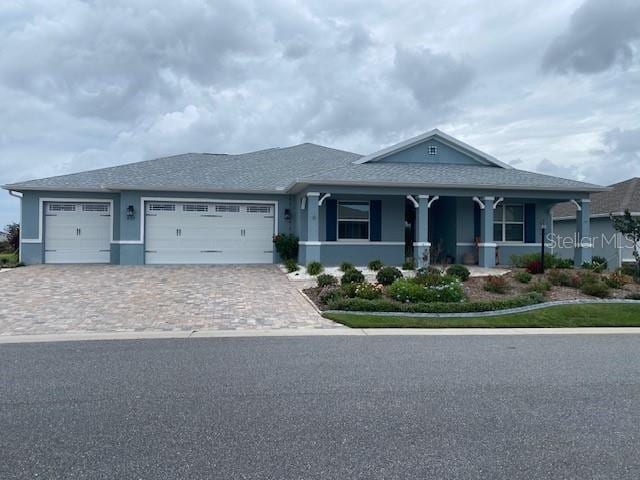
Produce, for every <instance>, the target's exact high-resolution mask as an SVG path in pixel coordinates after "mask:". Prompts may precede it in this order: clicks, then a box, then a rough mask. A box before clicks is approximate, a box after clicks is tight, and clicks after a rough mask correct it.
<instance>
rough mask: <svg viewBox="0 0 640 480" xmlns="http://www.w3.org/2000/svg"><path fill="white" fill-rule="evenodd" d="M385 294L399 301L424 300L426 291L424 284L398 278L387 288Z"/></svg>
mask: <svg viewBox="0 0 640 480" xmlns="http://www.w3.org/2000/svg"><path fill="white" fill-rule="evenodd" d="M387 294H388V295H389V296H390V297H391V298H393V299H394V300H397V301H399V302H403V303H405V302H424V301H426V299H427V293H426V289H425V287H424V286H422V285H420V284H417V283H415V282H411V281H410V280H406V279H399V280H396V281H395V282H393V284H392V285H390V286H389V287H388V288H387Z"/></svg>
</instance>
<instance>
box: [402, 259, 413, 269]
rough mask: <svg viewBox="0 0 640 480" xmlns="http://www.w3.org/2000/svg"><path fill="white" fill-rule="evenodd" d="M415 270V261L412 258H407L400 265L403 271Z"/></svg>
mask: <svg viewBox="0 0 640 480" xmlns="http://www.w3.org/2000/svg"><path fill="white" fill-rule="evenodd" d="M415 268H416V261H415V260H414V259H413V257H409V258H407V259H406V260H405V261H404V263H403V264H402V269H403V270H415Z"/></svg>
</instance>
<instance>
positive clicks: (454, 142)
mask: <svg viewBox="0 0 640 480" xmlns="http://www.w3.org/2000/svg"><path fill="white" fill-rule="evenodd" d="M432 138H436V139H438V140H440V141H441V142H443V143H444V144H446V145H449V146H450V147H452V148H454V149H456V150H458V151H461V152H462V153H466V154H467V155H469V156H471V157H473V158H475V159H477V160H479V161H480V162H481V163H485V164H488V165H493V166H496V167H501V168H513V167H511V165H508V164H506V163H504V162H501V161H500V160H498V159H497V158H495V157H492V156H491V155H489V154H488V153H484V152H481V151H480V150H478V149H477V148H475V147H472V146H471V145H469V144H467V143H464V142H463V141H461V140H458V139H457V138H454V137H452V136H451V135H447V134H446V133H444V132H443V131H441V130H438V129H437V128H434V129H433V130H429V131H428V132H426V133H423V134H421V135H418V136H416V137H413V138H410V139H408V140H403V141H402V142H400V143H396V144H395V145H391V146H390V147H387V148H383V149H382V150H378V151H377V152H374V153H372V154H370V155H366V156H364V157H362V158H359V159H358V160H356V161H355V162H353V163H356V164H362V163H369V162H375V161H378V160H381V159H383V158H385V157H388V156H390V155H393V154H394V153H398V152H401V151H403V150H406V149H408V148H411V147H413V146H415V145H418V144H420V143H423V142H426V141H428V140H431V139H432Z"/></svg>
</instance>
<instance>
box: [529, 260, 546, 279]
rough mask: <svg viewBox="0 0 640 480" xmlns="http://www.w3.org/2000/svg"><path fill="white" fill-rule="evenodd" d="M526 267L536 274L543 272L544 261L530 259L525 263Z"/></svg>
mask: <svg viewBox="0 0 640 480" xmlns="http://www.w3.org/2000/svg"><path fill="white" fill-rule="evenodd" d="M525 268H526V269H527V272H529V273H532V274H534V275H536V274H538V273H542V262H541V261H540V260H529V262H527V264H526V265H525Z"/></svg>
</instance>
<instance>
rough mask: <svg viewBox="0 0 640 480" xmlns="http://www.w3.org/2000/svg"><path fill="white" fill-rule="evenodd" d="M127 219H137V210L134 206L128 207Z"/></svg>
mask: <svg viewBox="0 0 640 480" xmlns="http://www.w3.org/2000/svg"><path fill="white" fill-rule="evenodd" d="M127 218H128V219H133V218H136V209H135V208H134V206H133V205H129V206H128V207H127Z"/></svg>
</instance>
